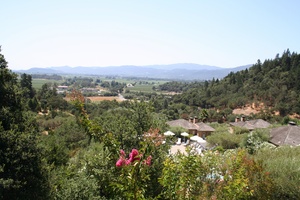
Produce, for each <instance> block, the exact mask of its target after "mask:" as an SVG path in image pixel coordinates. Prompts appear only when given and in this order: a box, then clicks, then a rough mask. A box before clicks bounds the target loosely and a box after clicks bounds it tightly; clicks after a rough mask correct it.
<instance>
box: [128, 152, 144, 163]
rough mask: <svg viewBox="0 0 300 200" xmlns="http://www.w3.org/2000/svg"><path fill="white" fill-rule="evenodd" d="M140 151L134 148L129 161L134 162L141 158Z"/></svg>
mask: <svg viewBox="0 0 300 200" xmlns="http://www.w3.org/2000/svg"><path fill="white" fill-rule="evenodd" d="M140 159H141V158H140V156H139V152H138V150H136V149H132V150H131V153H130V154H129V161H130V162H134V161H136V160H140Z"/></svg>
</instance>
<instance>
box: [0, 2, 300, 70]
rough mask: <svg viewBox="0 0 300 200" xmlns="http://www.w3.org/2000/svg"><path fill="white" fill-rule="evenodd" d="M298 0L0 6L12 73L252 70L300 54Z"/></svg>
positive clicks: (0, 36) (0, 38)
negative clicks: (169, 67)
mask: <svg viewBox="0 0 300 200" xmlns="http://www.w3.org/2000/svg"><path fill="white" fill-rule="evenodd" d="M299 8H300V1H298V0H263V1H261V0H243V1H241V0H214V1H213V0H80V1H79V0H26V1H25V0H9V1H5V0H0V45H1V46H2V47H1V50H2V51H1V53H2V54H3V55H4V56H5V58H6V61H7V62H8V66H9V68H10V69H13V70H16V69H29V68H33V67H53V66H71V67H75V66H100V67H103V66H121V65H154V64H174V63H196V64H202V65H211V66H218V67H237V66H242V65H247V64H254V63H256V62H257V60H258V59H260V60H261V61H264V60H265V59H273V58H275V56H276V54H277V53H279V54H280V55H281V54H282V53H283V51H284V50H286V49H288V48H289V50H290V51H291V52H297V53H300V12H299Z"/></svg>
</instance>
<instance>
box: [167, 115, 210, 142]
mask: <svg viewBox="0 0 300 200" xmlns="http://www.w3.org/2000/svg"><path fill="white" fill-rule="evenodd" d="M167 124H168V125H169V126H171V127H182V128H184V129H187V130H188V132H189V133H190V134H194V135H198V136H200V137H202V138H205V137H206V136H208V135H210V134H211V133H212V132H214V131H215V129H214V128H212V127H211V126H209V125H207V124H205V123H203V122H198V120H197V118H191V119H190V120H189V121H188V120H185V119H177V120H173V121H168V122H167Z"/></svg>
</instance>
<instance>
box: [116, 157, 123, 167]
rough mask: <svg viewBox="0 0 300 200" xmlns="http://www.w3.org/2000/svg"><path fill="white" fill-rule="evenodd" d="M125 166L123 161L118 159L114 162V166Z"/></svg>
mask: <svg viewBox="0 0 300 200" xmlns="http://www.w3.org/2000/svg"><path fill="white" fill-rule="evenodd" d="M124 164H125V160H124V159H122V158H120V159H119V160H118V161H117V162H116V166H117V167H122V166H123V165H124Z"/></svg>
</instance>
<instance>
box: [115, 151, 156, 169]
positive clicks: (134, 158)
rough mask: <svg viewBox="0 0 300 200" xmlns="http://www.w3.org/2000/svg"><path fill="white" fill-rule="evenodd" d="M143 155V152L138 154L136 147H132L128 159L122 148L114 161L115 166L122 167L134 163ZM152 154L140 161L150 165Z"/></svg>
mask: <svg viewBox="0 0 300 200" xmlns="http://www.w3.org/2000/svg"><path fill="white" fill-rule="evenodd" d="M142 157H143V154H139V152H138V150H137V149H132V150H131V153H130V154H129V159H126V154H125V152H124V150H120V158H119V160H118V161H117V162H116V166H117V167H122V166H125V165H130V164H132V163H134V162H135V161H140V160H141V158H142ZM151 160H152V156H148V157H147V158H146V159H145V160H144V161H143V162H142V163H143V164H145V165H148V166H150V165H151Z"/></svg>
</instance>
